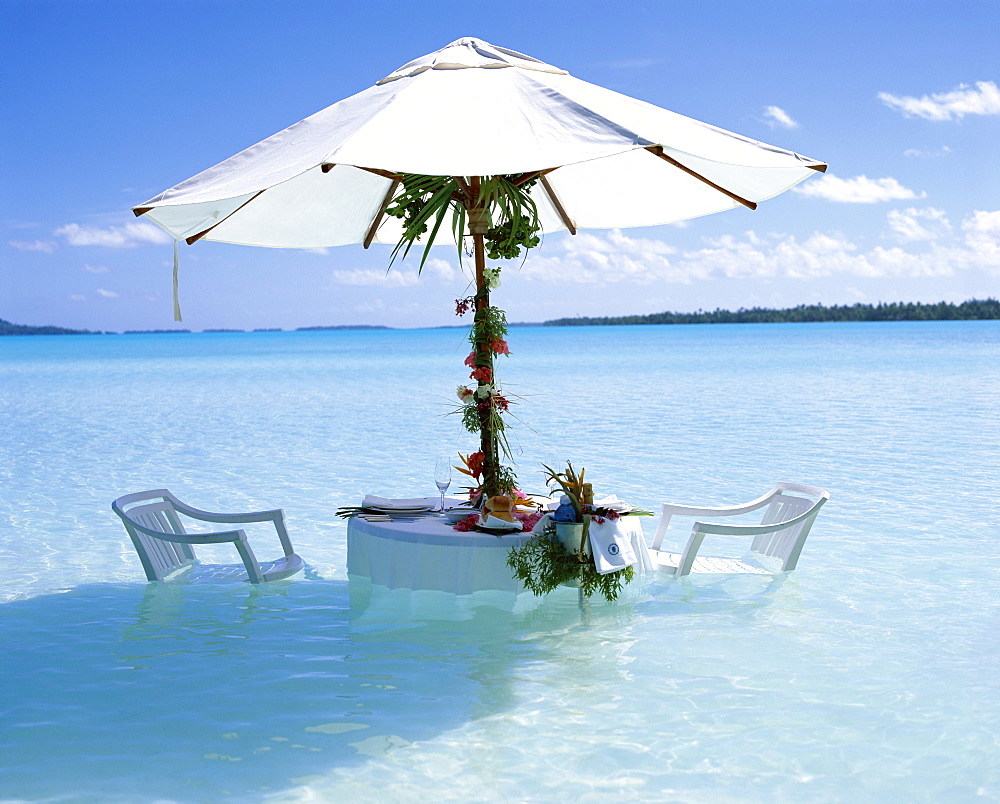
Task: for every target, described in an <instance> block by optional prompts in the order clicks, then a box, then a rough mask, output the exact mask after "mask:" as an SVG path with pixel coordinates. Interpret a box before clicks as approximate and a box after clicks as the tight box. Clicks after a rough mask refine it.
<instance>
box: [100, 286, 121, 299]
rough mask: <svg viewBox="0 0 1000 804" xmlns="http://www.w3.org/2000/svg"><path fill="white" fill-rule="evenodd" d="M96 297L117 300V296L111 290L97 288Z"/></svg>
mask: <svg viewBox="0 0 1000 804" xmlns="http://www.w3.org/2000/svg"><path fill="white" fill-rule="evenodd" d="M97 295H98V296H103V297H104V298H105V299H117V298H118V294H117V293H115V292H114V291H113V290H105V289H104V288H98V289H97Z"/></svg>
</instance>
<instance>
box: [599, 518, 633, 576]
mask: <svg viewBox="0 0 1000 804" xmlns="http://www.w3.org/2000/svg"><path fill="white" fill-rule="evenodd" d="M590 550H591V552H592V553H593V554H594V566H595V567H596V568H597V571H598V572H599V573H600V574H601V575H605V574H607V573H609V572H614V571H615V570H620V569H625V567H631V566H632V565H633V564H636V563H638V559H637V558H636V555H635V550H633V549H632V541H631V540H630V539H629V538H628V537H627V536H625V535H623V534H622V532H621V530H620V529H619V527H618V523H617V522H613V521H611V520H605V521H604V522H603V524H599V523H597V522H594V521H593V520H591V521H590Z"/></svg>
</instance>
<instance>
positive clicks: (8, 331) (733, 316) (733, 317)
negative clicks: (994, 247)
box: [0, 298, 1000, 336]
mask: <svg viewBox="0 0 1000 804" xmlns="http://www.w3.org/2000/svg"><path fill="white" fill-rule="evenodd" d="M992 319H1000V301H998V300H997V299H993V298H988V299H970V300H969V301H964V302H962V303H961V304H953V303H952V302H937V303H936V304H923V303H922V302H892V303H890V304H883V303H879V304H877V305H871V304H860V303H859V304H851V305H833V306H831V307H826V306H825V305H822V304H800V305H799V306H798V307H789V308H786V309H783V310H774V309H769V308H766V307H752V308H750V309H749V310H747V309H744V308H742V307H741V308H740V309H739V310H736V311H735V312H732V311H730V310H722V309H716V310H714V311H713V312H705V311H703V310H698V311H697V312H694V313H651V314H649V315H626V316H616V317H601V318H594V317H585V316H581V317H578V318H557V319H554V320H552V321H545V322H544V323H543V326H546V327H571V326H606V325H635V324H791V323H807V322H817V321H986V320H992ZM522 326H524V325H522ZM528 326H531V325H528ZM337 329H388V327H383V326H366V325H336V326H327V327H299V328H298V331H310V330H337ZM206 331H208V330H206ZM215 331H224V330H215ZM232 331H236V330H232ZM159 332H164V333H176V332H190V330H146V331H144V332H143V333H142V334H153V333H159ZM105 334H114V333H103V332H93V331H90V330H85V329H66V328H65V327H53V326H42V327H32V326H27V325H24V324H12V323H10V322H9V321H4V320H3V319H2V318H0V336H3V335H105ZM126 334H135V333H134V332H133V331H126Z"/></svg>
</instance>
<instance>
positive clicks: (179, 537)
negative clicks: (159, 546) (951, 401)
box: [128, 519, 246, 544]
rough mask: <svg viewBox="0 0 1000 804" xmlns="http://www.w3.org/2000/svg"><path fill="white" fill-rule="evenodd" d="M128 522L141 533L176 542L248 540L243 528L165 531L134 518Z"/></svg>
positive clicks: (206, 542) (195, 542)
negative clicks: (180, 531) (182, 531)
mask: <svg viewBox="0 0 1000 804" xmlns="http://www.w3.org/2000/svg"><path fill="white" fill-rule="evenodd" d="M128 524H129V526H130V527H132V528H135V529H136V530H137V531H139V532H140V533H145V534H146V535H147V536H152V537H153V538H154V539H160V540H161V541H165V542H175V543H176V544H223V543H225V542H240V541H246V533H244V532H243V531H242V530H226V531H219V532H218V533H165V532H164V531H162V530H153V529H152V528H147V527H146V526H145V525H140V524H139V523H138V522H136V521H135V520H134V519H130V520H128Z"/></svg>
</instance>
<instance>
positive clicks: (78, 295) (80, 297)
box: [69, 293, 87, 302]
mask: <svg viewBox="0 0 1000 804" xmlns="http://www.w3.org/2000/svg"><path fill="white" fill-rule="evenodd" d="M69 300H70V301H76V302H82V301H87V297H86V296H84V295H83V294H81V293H74V294H73V295H72V296H70V297H69Z"/></svg>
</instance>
